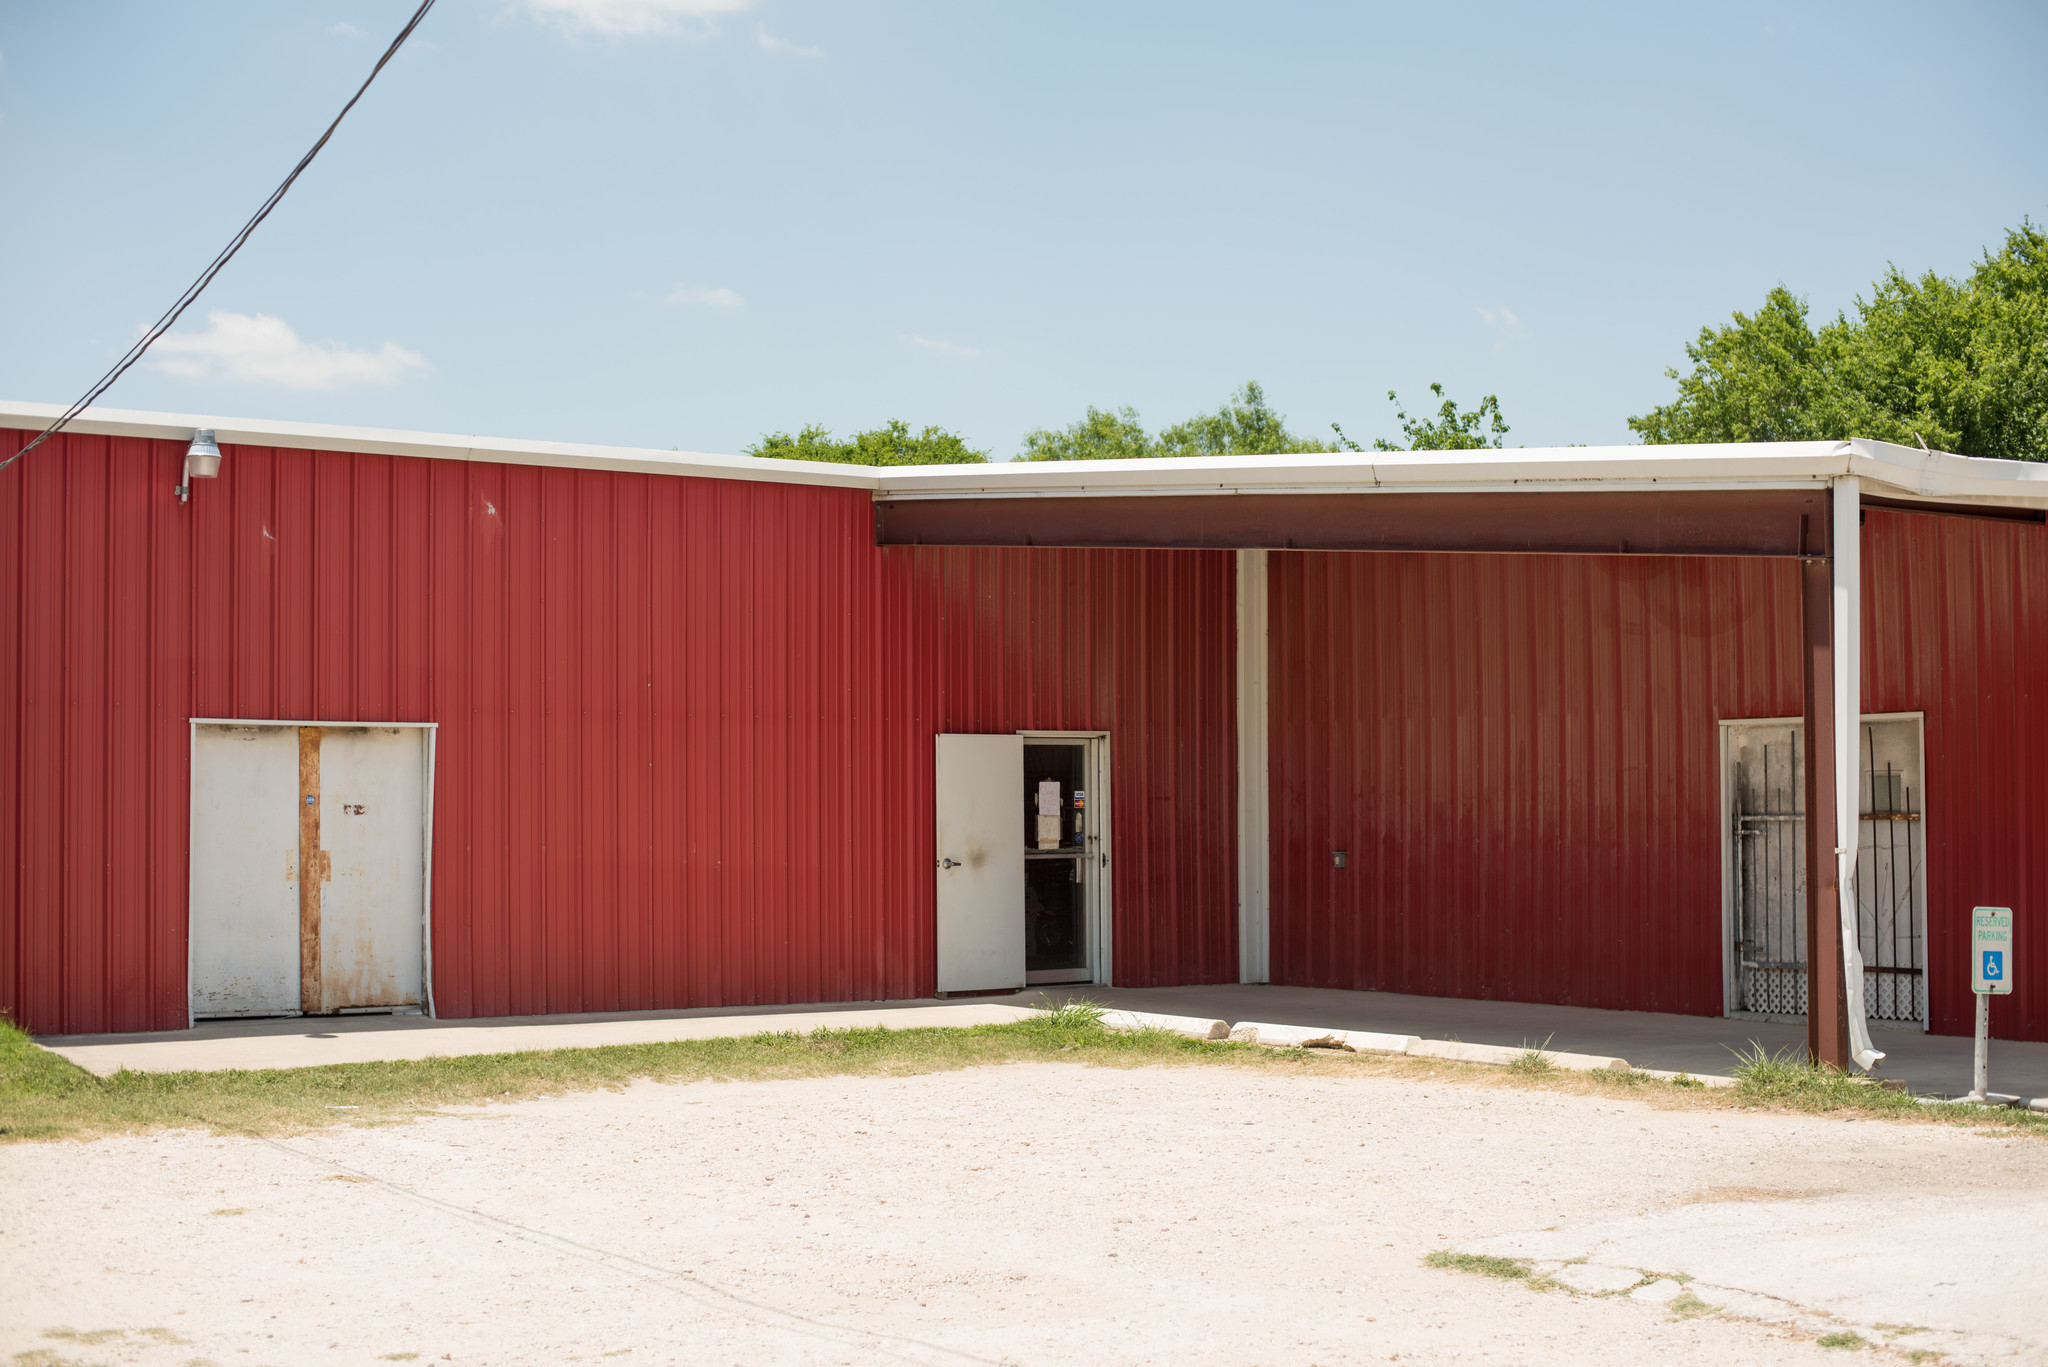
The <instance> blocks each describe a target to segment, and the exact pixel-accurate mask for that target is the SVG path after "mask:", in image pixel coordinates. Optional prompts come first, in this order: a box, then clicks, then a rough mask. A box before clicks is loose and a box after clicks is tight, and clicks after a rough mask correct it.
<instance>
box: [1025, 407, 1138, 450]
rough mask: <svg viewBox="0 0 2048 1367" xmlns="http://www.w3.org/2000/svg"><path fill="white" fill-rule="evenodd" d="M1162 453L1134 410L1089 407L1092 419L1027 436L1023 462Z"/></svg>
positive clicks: (1089, 414)
mask: <svg viewBox="0 0 2048 1367" xmlns="http://www.w3.org/2000/svg"><path fill="white" fill-rule="evenodd" d="M1158 454H1159V453H1158V452H1157V451H1155V450H1153V449H1152V438H1150V437H1148V436H1146V435H1145V425H1144V424H1143V423H1141V422H1139V421H1138V412H1137V410H1136V409H1134V408H1130V407H1124V408H1119V409H1118V410H1117V411H1116V412H1114V413H1105V412H1103V411H1102V410H1101V409H1099V408H1097V407H1096V406H1095V405H1093V404H1090V405H1088V416H1087V417H1085V418H1083V419H1081V421H1079V422H1077V423H1075V424H1074V425H1073V426H1071V427H1063V428H1061V429H1060V430H1058V431H1057V432H1055V431H1052V430H1050V429H1048V428H1044V427H1039V428H1034V429H1033V430H1031V431H1029V432H1026V433H1025V434H1024V450H1023V452H1022V454H1021V455H1020V456H1019V459H1021V460H1138V459H1141V458H1143V457H1146V456H1156V455H1158Z"/></svg>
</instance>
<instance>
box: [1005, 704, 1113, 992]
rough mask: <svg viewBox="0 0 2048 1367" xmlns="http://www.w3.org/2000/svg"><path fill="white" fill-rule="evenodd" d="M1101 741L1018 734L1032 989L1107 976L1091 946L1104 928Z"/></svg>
mask: <svg viewBox="0 0 2048 1367" xmlns="http://www.w3.org/2000/svg"><path fill="white" fill-rule="evenodd" d="M1107 740H1108V738H1107V737H1104V736H1095V735H1083V736H1072V737H1069V736H1055V735H1047V734H1045V733H1043V732H1030V731H1027V732H1025V733H1024V789H1023V804H1022V813H1021V815H1022V816H1023V818H1024V821H1023V832H1022V834H1023V837H1024V907H1023V910H1024V981H1025V982H1026V983H1028V984H1030V985H1032V986H1039V985H1041V984H1054V983H1097V982H1106V981H1107V980H1108V967H1109V961H1108V957H1107V955H1106V954H1104V953H1102V952H1101V950H1102V949H1103V948H1106V946H1102V945H1100V943H1099V942H1100V941H1102V940H1103V939H1104V938H1105V935H1104V932H1105V931H1106V929H1107V926H1108V918H1107V917H1106V916H1103V915H1101V914H1100V903H1101V901H1102V899H1103V897H1104V894H1105V893H1106V891H1107V888H1108V882H1109V880H1108V879H1107V878H1106V877H1104V876H1103V874H1104V870H1105V869H1106V868H1107V867H1108V863H1109V850H1108V845H1107V842H1106V840H1105V839H1104V837H1105V835H1106V833H1107V832H1106V827H1105V824H1104V819H1103V818H1104V814H1105V813H1106V811H1107V810H1108V794H1107V792H1106V791H1105V789H1104V787H1103V783H1104V782H1106V780H1107V778H1108V773H1107V767H1106V766H1101V765H1099V764H1098V762H1097V755H1096V751H1097V749H1098V747H1101V746H1104V745H1106V744H1107ZM1098 768H1100V769H1101V770H1102V772H1101V773H1100V774H1099V775H1098V773H1097V770H1098Z"/></svg>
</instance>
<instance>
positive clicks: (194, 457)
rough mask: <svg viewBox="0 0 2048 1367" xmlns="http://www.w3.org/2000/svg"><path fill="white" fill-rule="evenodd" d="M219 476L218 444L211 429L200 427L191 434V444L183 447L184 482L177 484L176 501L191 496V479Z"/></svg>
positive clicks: (182, 500)
mask: <svg viewBox="0 0 2048 1367" xmlns="http://www.w3.org/2000/svg"><path fill="white" fill-rule="evenodd" d="M219 477H220V446H219V444H218V443H216V442H215V441H214V439H213V429H212V428H211V427H202V428H200V429H199V430H198V431H197V432H194V433H193V434H192V444H191V445H190V446H188V447H186V448H185V482H184V483H183V484H180V485H179V486H178V502H180V503H183V502H184V501H185V500H186V499H188V498H190V497H192V481H193V480H195V479H218V478H219Z"/></svg>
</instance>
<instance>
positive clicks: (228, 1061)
mask: <svg viewBox="0 0 2048 1367" xmlns="http://www.w3.org/2000/svg"><path fill="white" fill-rule="evenodd" d="M1069 997H1074V998H1081V999H1085V1000H1089V1001H1095V1002H1100V1003H1101V1004H1103V1005H1104V1006H1112V1007H1118V1008H1122V1009H1124V1010H1130V1011H1154V1012H1159V1013H1161V1014H1165V1015H1177V1016H1200V1017H1213V1018H1216V1019H1220V1020H1225V1021H1229V1022H1231V1023H1232V1024H1235V1023H1236V1022H1238V1021H1264V1022H1269V1023H1271V1024H1275V1025H1303V1026H1314V1027H1321V1028H1326V1029H1332V1030H1373V1031H1382V1032H1385V1033H1387V1034H1398V1035H1417V1036H1420V1037H1421V1038H1423V1039H1442V1040H1459V1041H1462V1042H1464V1043H1466V1044H1496V1045H1503V1046H1506V1047H1509V1048H1521V1047H1532V1048H1533V1047H1538V1046H1541V1047H1544V1048H1548V1049H1555V1050H1560V1051H1566V1052H1571V1053H1583V1054H1605V1055H1612V1056H1614V1057H1617V1058H1623V1059H1626V1060H1628V1062H1629V1063H1630V1064H1631V1065H1633V1066H1634V1067H1637V1068H1651V1069H1663V1070H1667V1071H1671V1072H1677V1071H1680V1070H1684V1071H1686V1072H1689V1073H1696V1074H1725V1073H1726V1072H1727V1071H1728V1070H1729V1068H1731V1067H1732V1066H1733V1065H1734V1063H1735V1056H1736V1054H1737V1052H1739V1051H1741V1050H1743V1049H1746V1048H1748V1047H1749V1045H1750V1044H1751V1042H1755V1043H1758V1044H1761V1045H1763V1046H1764V1048H1766V1049H1768V1050H1772V1051H1776V1050H1780V1049H1792V1050H1799V1049H1803V1048H1804V1047H1805V1042H1806V1031H1805V1028H1804V1027H1803V1026H1800V1025H1792V1024H1785V1023H1782V1022H1777V1021H1767V1020H1729V1019H1725V1018H1721V1017H1713V1016H1671V1015H1663V1014H1660V1013H1656V1012H1649V1011H1601V1010H1595V1009H1593V1008H1590V1007H1582V1006H1543V1005H1536V1004H1531V1003H1527V1002H1489V1001H1467V1000H1464V999H1462V998H1457V997H1410V996H1402V995H1400V994H1398V993H1392V992H1347V991H1342V990H1339V989H1336V988H1322V987H1275V986H1271V985H1267V984H1263V983H1244V984H1240V983H1226V984H1219V985H1211V986H1199V987H1142V988H1132V987H1072V988H1067V987H1049V988H1032V989H1030V990H1028V991H1025V992H1019V993H1016V994H1014V995H1011V996H1003V997H978V998H971V999H967V1000H958V999H956V1000H952V1001H933V1000H929V999H926V1000H920V1001H896V1002H847V1003H829V1004H823V1005H802V1006H768V1007H763V1006H735V1007H711V1008H704V1009H699V1010H693V1011H636V1012H618V1013H612V1014H603V1015H566V1016H495V1017H483V1018H476V1019H470V1020H432V1019H429V1018H427V1017H425V1016H300V1017H293V1018H290V1019H283V1020H257V1021H209V1022H207V1023H205V1024H203V1025H201V1026H199V1027H198V1028H196V1029H192V1030H167V1031H161V1032H158V1033H154V1034H135V1035H58V1036H46V1037H43V1038H41V1039H39V1040H38V1041H37V1042H38V1043H40V1044H42V1045H43V1046H45V1047H46V1048H48V1049H51V1050H52V1051H54V1052H56V1053H58V1054H61V1055H63V1056H64V1057H65V1058H68V1059H70V1060H71V1061H72V1062H73V1063H76V1064H77V1065H78V1066H79V1067H81V1068H84V1069H86V1070H88V1071H90V1072H94V1073H98V1074H99V1075H100V1076H102V1077H106V1076H111V1075H112V1074H113V1073H115V1072H117V1071H119V1070H120V1069H122V1068H128V1069H132V1070H134V1071H137V1072H155V1073H162V1072H182V1071H188V1070H189V1071H195V1072H216V1071H220V1070H223V1069H228V1068H307V1067H318V1066H320V1065H322V1064H329V1063H367V1062H374V1061H378V1060H384V1059H419V1058H437V1057H438V1058H449V1057H456V1056H460V1055H467V1054H509V1053H517V1052H521V1051H524V1050H529V1049H581V1048H592V1047H595V1046H598V1045H606V1044H650V1043H657V1042H661V1041H667V1040H687V1039H717V1038H733V1037H737V1036H743V1035H753V1034H759V1033H761V1032H762V1031H768V1030H797V1031H811V1030H819V1029H826V1028H836V1029H845V1028H849V1027H854V1026H874V1025H881V1026H888V1027H890V1028H891V1029H899V1030H900V1029H908V1028H912V1027H915V1026H961V1025H990V1024H998V1023H1001V1022H1005V1021H1012V1020H1018V1019H1021V1018H1022V1017H1023V1016H1024V1015H1025V1014H1026V1013H1027V1012H1028V1010H1029V1009H1030V1008H1032V1007H1034V1006H1037V1005H1040V1004H1042V1003H1044V1002H1046V1001H1052V1002H1062V1001H1065V1000H1067V999H1068V998H1069ZM1994 1019H1995V1018H1994ZM1873 1035H1874V1038H1875V1041H1876V1044H1877V1047H1878V1048H1879V1049H1882V1050H1883V1051H1884V1052H1885V1054H1886V1058H1885V1061H1884V1063H1883V1064H1882V1065H1881V1066H1880V1068H1879V1076H1881V1077H1887V1078H1894V1079H1897V1080H1899V1081H1902V1082H1904V1083H1905V1084H1906V1085H1907V1086H1909V1087H1911V1088H1912V1089H1913V1090H1914V1091H1916V1092H1921V1093H1925V1094H1927V1095H1932V1096H1957V1095H1960V1094H1962V1093H1963V1092H1966V1091H1968V1090H1969V1088H1970V1045H1971V1042H1970V1040H1969V1039H1968V1037H1966V1036H1956V1035H1928V1034H1925V1033H1923V1032H1921V1031H1919V1030H1891V1029H1879V1030H1876V1031H1873ZM1991 1085H1992V1087H1993V1089H1994V1090H1996V1091H2000V1092H2011V1093H2016V1094H2018V1095H2020V1096H2027V1097H2035V1096H2048V1044H2037V1043H2022V1042H2016V1041H2007V1040H1993V1041H1992V1045H1991Z"/></svg>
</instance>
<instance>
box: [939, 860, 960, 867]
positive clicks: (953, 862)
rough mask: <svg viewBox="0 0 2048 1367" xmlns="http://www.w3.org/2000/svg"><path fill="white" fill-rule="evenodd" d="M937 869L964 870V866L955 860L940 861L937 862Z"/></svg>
mask: <svg viewBox="0 0 2048 1367" xmlns="http://www.w3.org/2000/svg"><path fill="white" fill-rule="evenodd" d="M939 867H940V868H942V869H959V868H965V867H966V865H964V864H962V863H961V862H960V861H959V860H957V859H941V860H940V861H939Z"/></svg>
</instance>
